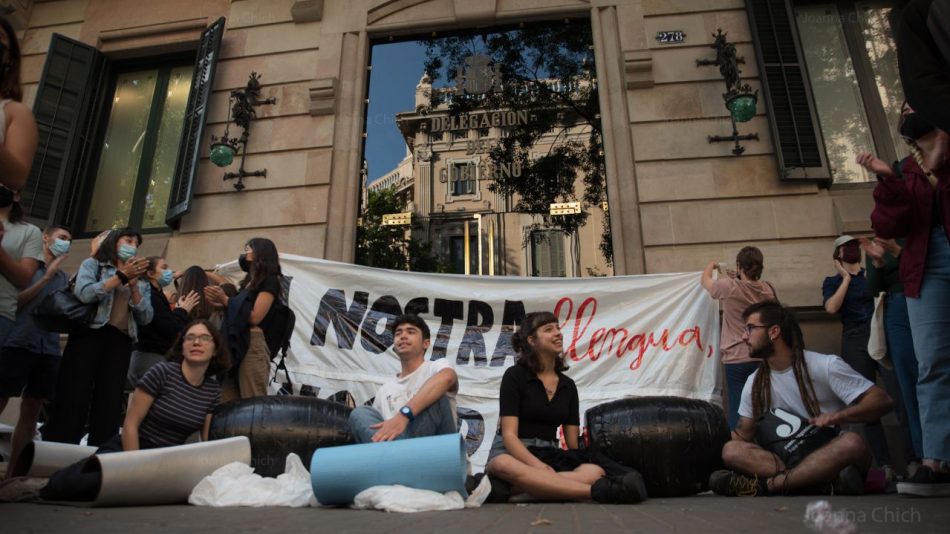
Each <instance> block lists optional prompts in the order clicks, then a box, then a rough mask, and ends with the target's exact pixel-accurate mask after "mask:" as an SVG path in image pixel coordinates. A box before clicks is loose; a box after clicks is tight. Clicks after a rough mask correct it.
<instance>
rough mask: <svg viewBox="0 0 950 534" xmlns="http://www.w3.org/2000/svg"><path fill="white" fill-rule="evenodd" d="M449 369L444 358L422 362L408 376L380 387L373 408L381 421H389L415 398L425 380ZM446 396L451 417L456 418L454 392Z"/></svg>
mask: <svg viewBox="0 0 950 534" xmlns="http://www.w3.org/2000/svg"><path fill="white" fill-rule="evenodd" d="M451 368H452V366H451V365H449V362H448V360H446V359H445V358H440V359H438V360H426V361H424V362H422V365H420V366H419V368H418V369H416V370H415V371H413V372H412V373H411V374H409V375H408V376H404V377H402V378H398V377H397V378H396V379H395V380H392V381H390V382H386V383H385V384H383V385H382V386H380V388H379V391H377V392H376V400H374V401H373V408H376V409H377V410H378V411H379V413H380V414H382V416H383V419H389V418H390V417H392V416H394V415H396V414H397V413H399V409H400V408H402V407H403V406H405V405H406V404H407V403H408V402H409V401H410V400H411V399H412V398H413V397H415V395H416V393H418V392H419V389H421V388H422V385H423V384H425V383H426V380H428V379H430V378H432V377H433V376H435V374H436V373H438V372H439V371H441V370H443V369H451ZM446 395H448V397H449V404H451V405H452V414H453V417H456V416H455V392H454V391H448V392H447V393H446ZM417 415H418V414H417Z"/></svg>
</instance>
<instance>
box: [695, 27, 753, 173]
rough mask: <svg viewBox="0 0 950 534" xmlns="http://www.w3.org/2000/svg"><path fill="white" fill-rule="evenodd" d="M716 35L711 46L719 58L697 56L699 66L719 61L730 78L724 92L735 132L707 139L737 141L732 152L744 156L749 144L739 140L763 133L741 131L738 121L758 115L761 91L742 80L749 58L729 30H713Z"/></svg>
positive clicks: (727, 79) (719, 64)
mask: <svg viewBox="0 0 950 534" xmlns="http://www.w3.org/2000/svg"><path fill="white" fill-rule="evenodd" d="M713 39H714V40H713V44H711V45H709V47H710V48H715V49H716V59H697V60H696V66H697V67H701V66H703V65H716V66H718V67H719V74H721V75H722V77H723V79H724V80H725V81H726V92H725V93H723V94H722V99H723V100H724V101H725V103H726V109H728V110H729V117H730V119H731V120H732V135H730V136H724V135H710V136H707V139H709V142H710V143H718V142H720V141H733V142H735V144H736V146H735V147H734V148H733V149H732V153H733V154H735V155H737V156H741V155H742V153H743V152H745V148H744V147H742V146H741V145H739V141H752V140H755V141H758V140H759V134H758V133H751V134H746V135H739V130H738V128H737V127H736V123H737V122H748V121H750V120H752V117H754V116H755V104H756V102H757V101H758V98H759V91H758V90H756V91H754V92H753V91H752V87H750V86H749V84H747V83H745V84H744V83H741V82H740V80H739V73H740V72H741V71H740V70H739V67H738V64H739V63H745V59H743V58H741V57H738V56H737V55H736V45H734V44H733V43H730V42H728V41H726V34H725V33H722V28H719V29H718V31H717V32H716V33H714V34H713Z"/></svg>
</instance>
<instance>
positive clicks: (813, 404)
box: [742, 300, 821, 419]
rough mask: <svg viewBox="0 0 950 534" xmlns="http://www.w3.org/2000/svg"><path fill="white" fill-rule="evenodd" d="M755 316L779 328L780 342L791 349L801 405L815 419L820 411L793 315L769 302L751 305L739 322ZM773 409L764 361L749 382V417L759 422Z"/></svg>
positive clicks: (799, 327) (767, 366) (769, 383)
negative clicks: (750, 411) (750, 413)
mask: <svg viewBox="0 0 950 534" xmlns="http://www.w3.org/2000/svg"><path fill="white" fill-rule="evenodd" d="M756 313H758V314H759V317H760V319H761V320H762V324H763V325H765V326H770V327H771V326H776V325H777V326H778V327H779V328H780V329H781V332H782V334H781V335H782V341H784V342H785V344H786V345H788V346H789V347H790V348H791V349H792V370H793V372H794V373H795V381H796V382H797V383H798V391H799V393H801V396H802V403H803V404H804V405H805V409H806V410H808V415H809V416H811V417H817V416H818V414H819V413H820V410H821V408H820V407H819V405H818V396H817V395H816V394H815V386H814V384H812V381H811V374H810V373H809V372H808V366H807V365H805V338H804V336H803V335H802V329H801V326H799V324H798V319H797V318H796V317H795V313H794V312H793V311H792V310H790V309H789V308H786V307H785V306H782V305H781V304H778V303H777V302H773V301H770V300H767V301H763V302H757V303H755V304H752V305H751V306H749V307H748V308H746V309H745V311H744V312H742V318H743V319H748V318H749V317H751V316H752V315H754V314H756ZM771 406H772V373H771V370H770V369H769V364H768V362H766V361H765V360H762V363H760V364H759V370H758V372H756V373H755V380H753V381H752V417H753V419H758V418H759V417H761V416H762V415H763V414H764V413H765V412H766V411H768V410H769V408H770V407H771Z"/></svg>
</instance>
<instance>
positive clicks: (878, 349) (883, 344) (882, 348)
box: [868, 291, 894, 369]
mask: <svg viewBox="0 0 950 534" xmlns="http://www.w3.org/2000/svg"><path fill="white" fill-rule="evenodd" d="M886 296H887V293H885V292H883V291H882V292H881V293H880V294H879V295H878V296H876V297H874V314H873V315H872V316H871V334H870V336H869V337H868V354H869V355H870V356H871V358H874V359H875V360H877V362H878V363H880V364H881V365H882V366H884V367H885V368H886V369H893V368H894V366H893V365H892V364H891V359H890V358H889V357H888V355H887V337H886V335H885V333H884V306H885V304H884V301H885V299H886Z"/></svg>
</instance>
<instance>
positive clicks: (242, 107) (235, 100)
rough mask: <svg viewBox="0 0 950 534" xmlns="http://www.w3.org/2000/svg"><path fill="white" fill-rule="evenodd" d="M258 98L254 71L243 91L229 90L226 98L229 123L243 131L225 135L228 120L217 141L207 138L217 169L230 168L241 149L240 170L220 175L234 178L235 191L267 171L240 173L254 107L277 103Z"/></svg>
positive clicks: (243, 171) (215, 138)
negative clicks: (228, 96) (231, 122)
mask: <svg viewBox="0 0 950 534" xmlns="http://www.w3.org/2000/svg"><path fill="white" fill-rule="evenodd" d="M260 96H261V75H260V74H258V73H256V72H251V74H250V76H248V80H247V86H246V87H244V88H243V89H235V90H233V91H231V97H230V98H229V99H228V106H230V108H231V121H234V124H235V125H236V126H239V127H240V128H241V129H242V130H243V133H241V137H229V136H228V134H229V129H230V127H231V124H230V121H229V122H228V124H227V125H226V126H225V127H224V135H223V136H221V137H220V138H218V137H215V136H213V135H212V136H211V162H212V163H214V164H215V165H217V166H218V167H227V166H228V165H230V164H231V163H232V162H234V156H235V155H236V154H237V152H238V150H242V149H243V151H242V152H241V167H240V168H239V169H238V171H237V172H226V173H224V179H225V180H231V179H234V178H237V182H235V183H234V189H237V190H238V191H241V190H243V189H244V188H245V185H244V178H245V177H247V176H260V177H266V176H267V169H260V170H257V171H245V170H244V159H245V158H246V157H247V141H248V139H249V138H250V136H251V134H250V131H251V121H252V120H254V118H255V117H256V116H257V113H256V112H255V110H254V108H255V106H262V105H264V104H268V105H270V104H275V103H277V99H276V98H268V99H266V100H261V99H260Z"/></svg>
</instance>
